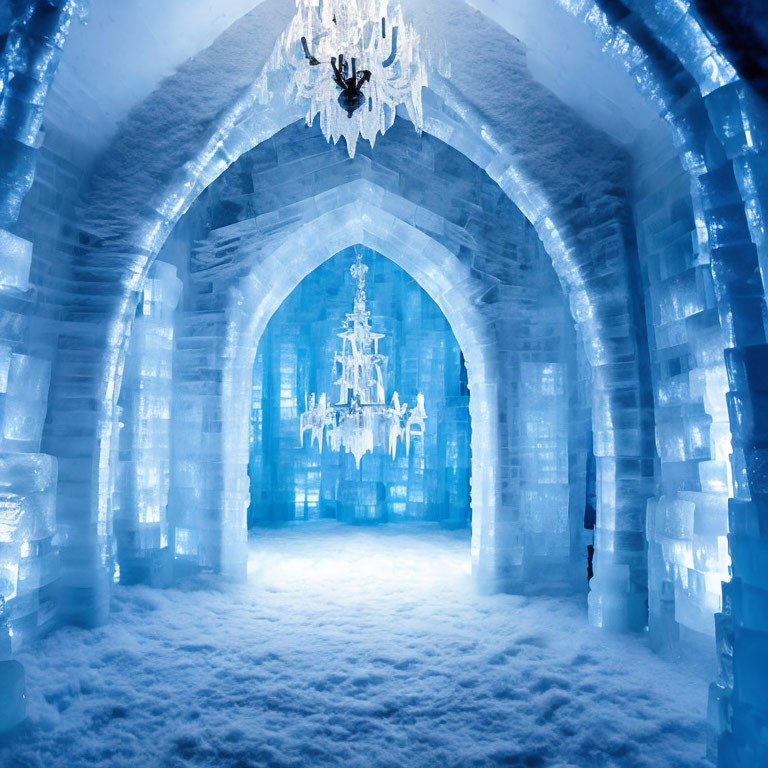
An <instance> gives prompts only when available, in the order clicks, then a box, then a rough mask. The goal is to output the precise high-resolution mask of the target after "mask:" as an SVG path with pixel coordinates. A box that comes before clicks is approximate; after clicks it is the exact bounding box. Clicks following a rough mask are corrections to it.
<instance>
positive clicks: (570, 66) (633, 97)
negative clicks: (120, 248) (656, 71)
mask: <svg viewBox="0 0 768 768" xmlns="http://www.w3.org/2000/svg"><path fill="white" fill-rule="evenodd" d="M423 1H424V2H426V0H423ZM260 4H261V2H259V0H166V1H165V2H162V3H158V2H154V1H153V0H136V2H132V3H130V4H126V3H124V2H121V0H101V2H97V3H93V4H92V7H91V9H90V11H89V15H88V19H89V20H88V23H87V26H83V25H81V24H77V25H76V26H75V28H74V29H73V31H72V34H71V39H70V40H69V42H68V44H67V48H66V50H65V54H64V57H63V60H62V63H61V68H60V71H59V73H58V75H57V78H56V81H55V83H54V89H56V90H61V92H62V93H66V95H67V98H68V99H69V100H70V101H71V102H72V106H73V107H74V108H75V109H76V111H78V112H79V113H80V114H81V115H82V118H83V122H84V124H85V126H88V127H89V128H90V130H91V131H93V135H94V136H95V137H96V138H97V140H98V142H103V141H104V140H105V138H106V137H107V136H108V135H109V134H111V133H112V132H113V131H114V129H115V126H116V124H117V123H118V121H119V120H121V119H122V118H123V117H125V115H126V114H127V113H128V111H129V110H130V109H131V107H133V106H134V105H136V104H138V103H139V102H140V101H141V100H142V99H143V98H144V97H146V96H147V95H148V94H149V93H150V92H151V91H153V90H154V89H155V88H156V87H157V86H158V85H159V84H160V81H161V80H162V79H163V78H164V77H167V76H168V75H171V74H172V73H173V71H174V70H175V69H176V67H177V66H178V65H180V64H181V63H182V62H184V61H185V60H187V59H188V58H190V57H192V56H194V55H195V54H196V53H197V52H199V51H201V50H202V49H204V48H206V47H207V46H209V45H210V44H211V43H212V42H213V41H214V39H215V38H216V37H217V36H218V35H219V34H220V33H222V32H223V31H224V30H225V29H226V28H227V27H228V26H229V25H230V24H232V23H233V22H234V21H236V20H237V19H238V18H240V17H241V16H242V15H243V14H245V13H247V12H248V11H250V10H251V9H253V8H255V7H256V6H258V5H260ZM427 4H428V3H427ZM469 4H470V5H471V6H472V7H474V8H477V10H478V12H480V13H483V14H485V15H486V16H487V17H488V18H489V19H492V20H493V21H494V22H496V23H497V24H499V25H501V26H502V27H504V28H505V29H506V30H507V31H508V32H510V33H511V34H512V35H514V36H515V37H517V38H518V39H519V40H521V41H522V42H523V43H524V44H525V46H526V48H527V50H528V54H527V55H528V61H529V64H530V68H531V73H532V75H533V77H534V78H535V79H536V80H538V81H539V82H540V83H541V84H542V85H544V86H545V87H546V88H548V89H549V90H551V91H552V92H553V93H555V94H556V95H557V96H558V97H559V98H561V99H562V100H563V101H564V102H565V103H566V104H568V105H569V106H571V107H572V108H573V109H574V110H576V112H578V114H579V115H580V116H581V117H583V118H584V119H586V120H588V121H590V122H592V123H593V124H595V125H598V126H599V127H600V128H602V129H603V130H605V131H606V132H607V133H609V134H610V135H611V136H613V137H615V138H616V139H617V140H619V141H621V142H630V141H631V140H632V139H633V138H634V137H635V136H636V135H637V132H638V131H639V130H640V129H641V128H642V127H644V126H645V125H647V124H648V123H649V122H651V121H652V120H653V119H654V118H655V112H654V110H653V109H652V108H651V107H649V106H648V104H647V102H646V101H645V100H643V99H642V97H641V96H640V95H639V94H638V93H637V90H636V88H635V84H634V83H633V81H632V78H631V76H630V75H628V74H627V73H626V71H625V70H624V69H623V67H622V65H621V63H620V62H619V61H617V60H615V59H612V58H611V57H610V56H607V55H605V53H604V52H603V51H602V50H601V46H600V43H599V42H598V41H597V40H596V39H595V37H594V36H593V35H592V34H590V32H589V30H588V29H587V28H586V27H585V25H584V24H583V23H581V22H580V21H578V20H577V19H575V18H573V16H572V15H571V14H569V13H568V12H567V11H565V10H564V9H563V8H561V7H560V3H559V2H558V0H509V1H508V2H507V1H504V0H471V2H470V3H469ZM170 30H172V31H173V34H168V32H169V31H170ZM565 34H567V37H568V45H567V46H563V45H562V43H561V41H562V38H563V35H565ZM105 57H108V58H109V61H110V66H109V67H103V66H100V65H99V62H102V61H103V60H104V58H105ZM478 63H479V66H480V69H481V70H482V68H483V67H484V66H486V64H484V62H483V61H482V55H481V56H480V60H479V62H478ZM86 95H88V96H89V97H88V98H84V97H85V96H86ZM91 97H92V98H91Z"/></svg>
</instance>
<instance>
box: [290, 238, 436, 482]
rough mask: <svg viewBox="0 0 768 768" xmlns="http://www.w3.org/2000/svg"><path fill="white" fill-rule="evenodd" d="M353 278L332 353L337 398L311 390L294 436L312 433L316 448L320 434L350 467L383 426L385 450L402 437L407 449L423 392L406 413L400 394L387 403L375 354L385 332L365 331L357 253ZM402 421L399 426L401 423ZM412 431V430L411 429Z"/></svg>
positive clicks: (362, 270)
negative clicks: (350, 304)
mask: <svg viewBox="0 0 768 768" xmlns="http://www.w3.org/2000/svg"><path fill="white" fill-rule="evenodd" d="M349 271H350V274H351V275H352V277H353V278H354V279H355V283H356V289H355V301H354V309H353V311H352V312H350V313H348V314H347V317H346V320H345V321H344V330H343V331H342V332H341V333H339V334H338V335H339V338H341V339H342V340H343V344H342V349H341V352H337V353H336V354H335V356H334V364H335V366H337V369H338V370H339V378H338V379H337V380H336V382H335V384H336V386H338V388H339V399H338V400H337V402H336V404H335V405H333V406H331V407H329V406H328V404H327V402H328V401H327V396H326V395H324V394H323V395H321V396H320V400H319V401H318V400H317V399H316V395H315V394H314V393H313V394H312V395H311V398H310V403H309V406H308V408H307V410H306V411H305V412H304V413H302V414H301V417H300V421H299V435H300V438H301V440H302V445H303V442H304V433H305V432H307V431H311V432H312V441H313V442H314V441H317V443H318V447H319V449H320V450H321V451H322V439H323V434H325V435H326V437H327V440H328V444H329V446H330V447H331V449H332V450H334V451H337V452H338V451H341V450H342V449H344V450H346V451H347V452H348V453H351V454H352V455H353V456H354V457H355V465H356V466H357V467H358V468H359V467H360V460H361V459H362V458H363V455H364V454H366V453H373V448H374V444H375V441H376V436H377V435H379V434H381V433H382V427H383V425H388V426H389V429H388V436H389V437H388V439H389V453H390V455H391V456H392V458H393V459H394V458H395V456H396V453H397V443H398V441H399V440H400V439H401V438H403V437H404V438H405V455H406V456H409V455H410V452H411V436H412V435H413V434H417V435H421V436H422V437H423V435H424V422H425V420H426V418H427V412H426V410H425V409H424V395H423V394H421V393H419V395H418V396H417V404H416V408H414V409H413V411H411V413H410V414H408V416H407V417H406V414H407V412H408V404H407V403H404V404H403V405H400V395H399V394H398V393H397V392H395V394H394V395H393V397H392V404H391V405H390V406H389V407H387V405H386V402H385V399H384V376H383V374H382V366H383V365H384V363H385V362H386V357H384V356H383V355H381V354H379V341H380V340H381V339H383V338H384V336H385V334H383V333H376V332H375V331H373V330H371V313H370V312H369V311H368V309H367V307H366V295H365V275H366V273H367V272H368V267H367V266H366V265H365V264H363V257H362V254H360V253H358V254H357V256H356V257H355V263H354V264H353V265H352V266H351V267H350V270H349ZM403 419H405V424H403ZM414 430H415V432H414Z"/></svg>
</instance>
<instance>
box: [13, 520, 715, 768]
mask: <svg viewBox="0 0 768 768" xmlns="http://www.w3.org/2000/svg"><path fill="white" fill-rule="evenodd" d="M468 549H469V541H468V536H467V534H466V532H445V531H440V530H438V529H437V528H433V527H430V526H424V525H417V526H407V525H398V526H383V527H381V528H376V529H359V528H349V527H342V526H340V525H337V524H335V523H317V524H314V523H312V524H303V525H299V526H295V527H289V528H285V529H281V530H274V531H272V530H270V531H259V532H258V533H257V534H256V536H255V537H254V538H253V539H252V543H251V553H252V557H251V559H252V566H251V569H250V580H249V584H248V585H246V586H238V587H235V588H230V589H227V590H225V591H217V590H214V589H210V590H204V591H182V590H171V591H156V590H152V589H148V588H144V587H119V588H118V589H117V590H116V598H115V603H116V604H115V613H114V616H113V621H112V623H111V624H110V625H109V626H107V627H103V628H100V629H97V630H95V631H86V630H77V629H73V628H67V629H64V630H62V631H60V632H58V633H56V634H55V635H53V636H52V637H50V638H48V639H46V640H45V641H44V642H43V643H42V646H41V647H40V648H38V649H37V650H36V651H35V655H33V653H32V652H30V653H27V654H25V655H24V658H23V659H22V660H23V662H24V663H25V666H26V668H27V675H28V686H29V694H30V695H29V713H30V723H29V726H28V728H27V732H26V733H25V734H24V735H23V737H22V738H21V739H18V740H17V741H15V742H14V743H11V744H6V745H5V746H3V747H1V748H0V765H2V766H4V768H10V766H45V768H58V767H59V766H60V767H61V768H65V767H66V768H75V767H79V766H88V765H98V766H104V767H106V766H109V767H110V768H119V766H142V767H148V768H153V767H154V766H228V767H232V768H235V767H237V768H245V767H246V766H273V765H274V766H302V767H304V766H310V767H314V766H325V765H340V766H361V767H362V766H366V767H371V766H408V767H409V768H410V767H411V766H414V767H415V766H439V767H441V768H442V767H443V766H462V767H463V766H491V765H505V766H558V767H559V768H562V767H564V766H579V767H581V766H592V765H594V766H649V767H650V766H653V767H654V768H668V767H669V766H709V763H707V762H706V761H705V760H704V759H703V757H702V755H703V751H704V748H703V744H704V722H703V720H704V715H705V702H706V681H705V680H704V679H702V678H701V677H698V676H697V675H696V674H695V673H693V672H691V671H688V670H685V669H679V668H674V667H672V666H671V665H670V664H668V663H667V662H664V661H662V660H661V659H659V658H657V657H656V656H654V655H653V654H652V653H651V652H650V651H649V650H647V648H646V647H645V644H644V641H643V640H642V639H638V638H630V639H627V638H620V637H615V636H611V635H608V634H604V633H600V632H598V631H596V630H592V629H590V628H589V627H588V626H587V624H586V620H585V611H584V610H583V608H582V607H581V606H580V605H579V601H578V600H575V599H574V600H569V599H555V598H547V597H542V598H536V599H527V598H522V597H515V596H507V595H498V596H493V597H478V596H476V595H474V594H473V592H472V590H471V585H470V581H469V576H468V573H469V563H468Z"/></svg>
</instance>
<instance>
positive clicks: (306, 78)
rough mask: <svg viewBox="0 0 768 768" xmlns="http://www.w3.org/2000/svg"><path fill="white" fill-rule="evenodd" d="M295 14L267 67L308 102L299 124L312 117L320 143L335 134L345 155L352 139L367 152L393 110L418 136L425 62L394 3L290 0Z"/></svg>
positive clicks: (379, 0)
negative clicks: (283, 74)
mask: <svg viewBox="0 0 768 768" xmlns="http://www.w3.org/2000/svg"><path fill="white" fill-rule="evenodd" d="M296 9H297V10H296V15H295V16H294V18H293V21H292V22H291V24H290V26H289V27H288V29H287V30H286V31H285V32H284V33H283V35H282V37H281V38H280V40H279V41H278V44H277V47H276V49H275V52H274V53H273V61H272V68H273V69H274V70H280V69H283V68H288V69H289V70H291V72H292V76H291V84H290V87H289V91H290V92H292V94H293V96H294V98H295V99H296V101H303V100H308V101H309V107H308V110H307V125H311V124H312V122H313V120H314V118H315V115H317V114H318V113H319V115H320V128H321V130H322V131H323V134H324V135H325V137H326V138H327V139H328V141H333V142H334V143H336V142H338V140H339V139H340V138H341V137H342V136H343V137H344V139H345V141H346V144H347V151H348V152H349V156H350V157H354V156H355V149H356V147H357V140H358V138H360V137H362V138H363V139H366V140H367V141H368V142H370V144H371V146H373V144H374V142H375V141H376V136H377V135H378V134H379V133H381V134H384V132H385V131H386V130H387V129H388V128H391V127H392V124H393V123H394V121H395V116H396V110H397V107H398V106H399V105H400V104H403V105H405V107H406V109H407V110H408V116H409V118H410V120H411V122H412V123H413V125H414V128H415V129H416V130H417V131H418V132H419V133H421V130H422V128H423V125H424V111H423V106H422V100H421V89H422V88H424V87H426V86H427V84H428V81H427V68H428V67H427V64H428V62H427V60H426V55H425V56H424V57H423V56H422V48H421V38H420V36H419V34H417V32H416V30H415V29H414V28H413V26H412V25H410V24H406V23H405V22H404V21H403V12H402V8H401V7H400V2H399V0H296Z"/></svg>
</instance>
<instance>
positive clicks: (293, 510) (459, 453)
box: [249, 248, 470, 527]
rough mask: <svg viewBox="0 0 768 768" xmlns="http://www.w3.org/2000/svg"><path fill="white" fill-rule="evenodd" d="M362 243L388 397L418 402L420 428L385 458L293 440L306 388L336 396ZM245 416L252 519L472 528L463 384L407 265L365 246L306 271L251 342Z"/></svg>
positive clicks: (452, 347) (382, 453)
mask: <svg viewBox="0 0 768 768" xmlns="http://www.w3.org/2000/svg"><path fill="white" fill-rule="evenodd" d="M358 250H359V251H360V252H361V253H362V255H363V259H364V262H365V264H366V265H367V266H368V268H369V271H368V274H367V283H366V294H367V299H368V308H369V310H370V312H371V322H372V326H373V328H374V330H375V331H376V332H378V333H384V334H386V336H385V338H384V339H382V340H381V341H380V342H379V351H380V352H381V353H382V354H383V355H386V356H387V358H388V361H387V366H386V368H385V370H384V373H385V392H386V397H387V401H389V400H390V399H391V396H392V393H393V392H394V391H397V392H398V393H399V394H400V400H401V402H402V403H408V404H410V405H413V404H415V400H416V394H417V393H422V394H423V395H424V398H425V402H426V407H427V414H428V417H427V422H426V433H425V435H424V437H423V438H414V440H413V442H412V444H411V452H410V456H406V455H405V450H404V448H403V445H402V443H401V445H400V446H399V448H398V452H397V456H396V458H395V459H392V458H391V457H390V456H389V454H388V452H387V445H381V446H379V447H378V448H377V450H375V451H374V453H372V454H366V455H365V456H363V458H362V461H361V466H360V469H357V468H356V467H355V461H354V457H353V456H352V455H351V454H348V453H345V452H341V453H337V452H334V451H331V450H330V449H329V448H328V447H327V446H326V447H325V448H324V450H323V452H322V454H320V453H319V452H318V449H317V447H316V446H310V444H309V438H308V436H307V437H306V439H305V445H304V447H301V446H300V444H299V439H298V433H299V414H300V413H301V412H302V410H303V409H304V407H305V403H306V402H307V400H308V399H309V396H310V394H311V393H313V392H314V393H317V394H318V395H319V394H320V393H327V394H328V396H329V398H333V402H335V400H336V398H337V397H338V388H337V387H335V385H334V380H335V377H334V375H333V360H334V354H335V353H337V352H338V351H340V348H339V344H340V339H339V338H338V336H337V334H338V332H339V330H340V329H341V322H342V319H343V318H344V316H345V313H347V312H349V311H350V309H351V305H352V299H353V297H354V290H355V289H354V282H353V280H352V277H351V275H350V274H349V267H350V265H351V264H352V263H353V262H354V254H355V252H357V251H358ZM253 392H254V397H253V410H252V416H251V430H252V431H251V463H250V467H249V475H250V477H251V506H250V510H249V524H251V525H253V524H260V523H261V524H263V523H269V522H275V521H284V520H307V519H315V518H319V517H335V518H337V519H339V520H344V521H347V522H356V523H364V522H381V521H399V520H436V521H439V522H441V523H442V524H444V525H448V526H452V527H460V526H465V525H468V524H469V511H470V510H469V472H470V451H469V446H470V423H469V408H468V404H469V391H468V389H467V387H466V370H465V369H464V366H463V360H462V354H461V350H460V349H459V346H458V343H457V341H456V338H455V337H454V335H453V333H452V331H451V329H450V326H449V324H448V321H447V320H446V318H445V316H444V315H443V314H442V312H441V311H440V309H439V308H438V307H437V305H436V304H435V303H434V301H433V300H432V299H430V298H429V296H428V295H427V294H426V293H425V291H424V290H423V289H422V288H421V287H420V286H419V285H418V284H417V283H416V282H415V280H413V278H411V277H410V276H409V275H408V274H407V273H406V272H404V271H403V270H402V269H401V268H399V267H398V266H397V265H395V264H394V263H393V262H391V261H389V260H388V259H386V258H385V257H383V256H381V255H380V254H377V253H376V252H374V251H372V250H371V249H370V248H359V249H358V248H352V249H346V250H344V251H342V252H341V253H339V254H337V255H336V256H334V257H333V258H331V259H330V260H329V261H327V262H325V263H324V264H323V265H322V266H320V267H318V268H317V269H316V270H315V271H314V272H312V273H310V274H309V275H308V276H307V277H306V278H304V280H303V281H302V282H301V283H300V284H299V286H298V287H297V288H296V289H295V290H294V291H293V293H291V295H290V296H289V297H288V299H286V301H284V302H283V304H282V305H281V307H280V309H279V310H278V311H277V313H275V315H273V317H272V319H271V320H270V321H269V324H268V325H267V328H266V330H265V332H264V334H263V335H262V338H261V341H260V343H259V351H258V353H257V357H256V365H255V367H254V378H253Z"/></svg>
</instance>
